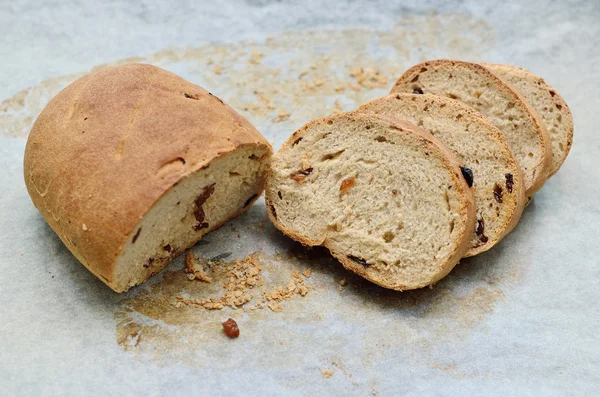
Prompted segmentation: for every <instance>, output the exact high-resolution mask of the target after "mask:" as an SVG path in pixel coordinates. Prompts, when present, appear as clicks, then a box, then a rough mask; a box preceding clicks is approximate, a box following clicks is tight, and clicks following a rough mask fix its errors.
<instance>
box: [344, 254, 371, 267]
mask: <svg viewBox="0 0 600 397" xmlns="http://www.w3.org/2000/svg"><path fill="white" fill-rule="evenodd" d="M348 259H351V260H353V261H354V262H356V263H360V264H361V265H363V266H365V267H368V266H369V264H368V263H367V261H366V260H364V259H363V258H359V257H356V256H352V255H350V256H348Z"/></svg>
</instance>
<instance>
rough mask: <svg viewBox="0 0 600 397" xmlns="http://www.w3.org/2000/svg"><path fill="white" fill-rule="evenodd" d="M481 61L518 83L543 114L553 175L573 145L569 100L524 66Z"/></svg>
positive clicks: (503, 76) (540, 113)
mask: <svg viewBox="0 0 600 397" xmlns="http://www.w3.org/2000/svg"><path fill="white" fill-rule="evenodd" d="M482 65H483V66H485V67H486V68H488V69H490V70H491V71H492V72H494V73H495V74H497V75H498V76H500V77H501V78H502V79H504V80H505V81H507V82H509V83H510V84H512V85H513V86H514V87H516V88H517V89H518V90H519V91H520V93H521V94H522V95H523V97H524V98H525V100H527V102H528V103H529V105H530V106H531V107H532V108H534V109H535V110H536V111H537V113H538V114H539V115H540V117H541V118H542V121H543V122H544V125H545V127H546V130H547V131H548V133H549V134H550V140H551V141H552V167H551V169H550V175H554V174H555V173H556V172H557V171H558V170H559V168H560V167H561V166H562V164H563V163H564V162H565V159H566V158H567V155H568V154H569V150H571V146H572V145H573V115H572V114H571V110H570V109H569V107H568V106H567V103H566V102H565V100H564V99H563V98H562V97H561V96H560V95H559V94H558V92H557V91H556V90H555V89H554V88H552V87H551V86H550V85H549V84H548V83H546V82H545V81H544V79H542V78H541V77H539V76H536V75H535V74H533V73H531V72H529V71H527V70H525V69H522V68H519V67H517V66H512V65H497V64H489V63H483V64H482Z"/></svg>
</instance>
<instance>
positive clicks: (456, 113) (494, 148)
mask: <svg viewBox="0 0 600 397" xmlns="http://www.w3.org/2000/svg"><path fill="white" fill-rule="evenodd" d="M357 111H359V112H365V113H374V114H379V115H384V116H390V117H395V118H397V119H402V120H407V121H410V122H411V123H414V124H416V125H417V126H419V127H421V128H423V129H424V130H425V131H427V132H429V133H431V134H432V135H433V136H434V137H436V138H437V139H439V140H440V141H442V143H444V144H445V145H446V146H448V148H450V149H451V150H453V151H454V152H455V153H456V155H457V156H458V158H459V159H460V160H461V161H462V162H464V164H465V166H466V167H468V168H469V169H471V170H472V172H473V192H474V194H475V203H476V204H477V227H476V228H475V230H474V231H473V237H472V238H471V247H470V249H469V250H468V251H467V253H466V254H465V256H473V255H477V254H479V253H481V252H483V251H487V250H488V249H490V248H492V247H493V246H494V245H495V244H496V243H498V242H499V241H500V240H501V239H502V238H503V237H504V236H505V235H506V234H508V232H510V231H511V230H512V229H513V228H514V227H515V226H516V224H517V222H518V221H519V218H520V217H521V213H522V212H523V208H524V206H525V184H524V180H523V174H522V172H521V168H520V167H519V164H518V162H517V161H516V159H515V157H514V155H513V154H512V152H511V150H510V148H509V146H508V143H507V142H506V139H505V138H504V136H503V135H502V133H501V132H500V131H499V130H498V129H497V128H496V127H494V126H493V125H492V124H491V123H490V122H489V121H488V120H487V119H485V118H484V117H483V116H482V115H481V114H480V113H478V112H477V111H475V110H473V109H472V108H471V107H469V106H467V105H465V104H463V103H462V102H459V101H455V100H453V99H449V98H445V97H441V96H437V95H429V94H423V95H417V94H391V95H388V96H385V97H381V98H378V99H375V100H373V101H371V102H368V103H366V104H364V105H363V106H361V107H359V108H358V109H357Z"/></svg>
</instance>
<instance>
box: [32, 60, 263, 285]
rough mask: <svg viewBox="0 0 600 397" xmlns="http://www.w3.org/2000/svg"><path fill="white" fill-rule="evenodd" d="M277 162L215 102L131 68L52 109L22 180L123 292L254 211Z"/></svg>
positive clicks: (96, 269) (89, 261)
mask: <svg viewBox="0 0 600 397" xmlns="http://www.w3.org/2000/svg"><path fill="white" fill-rule="evenodd" d="M271 154H272V148H271V146H270V145H269V143H268V142H267V141H266V140H265V139H264V138H263V137H262V135H261V134H260V133H259V132H258V131H257V130H256V129H255V128H254V127H253V126H252V125H251V124H250V123H249V122H248V121H247V120H246V119H244V118H243V117H241V116H240V115H239V114H237V113H236V112H235V111H234V110H233V109H231V108H230V107H229V106H227V105H226V104H225V103H224V102H223V101H221V100H220V99H219V98H217V97H216V96H214V95H212V94H211V93H209V92H207V91H206V90H204V89H202V88H201V87H198V86H196V85H194V84H192V83H190V82H188V81H186V80H184V79H182V78H180V77H178V76H176V75H174V74H172V73H170V72H168V71H166V70H163V69H160V68H157V67H154V66H150V65H142V64H131V65H124V66H119V67H114V68H107V69H103V70H100V71H97V72H94V73H92V74H90V75H87V76H84V77H82V78H81V79H79V80H77V81H75V82H74V83H72V84H71V85H69V86H68V87H67V88H65V89H64V90H63V91H61V92H60V93H59V94H58V95H57V96H56V97H55V98H53V99H52V100H51V101H50V103H49V104H48V105H47V106H46V108H45V109H44V110H43V111H42V113H41V114H40V116H39V117H38V119H37V120H36V122H35V124H34V126H33V129H32V131H31V134H30V135H29V138H28V142H27V146H26V149H25V158H24V173H25V183H26V185H27V189H28V191H29V194H30V196H31V198H32V200H33V203H34V204H35V206H36V207H37V208H38V209H39V211H40V212H41V214H42V216H43V217H44V218H45V219H46V221H47V222H48V224H49V225H50V226H51V227H52V229H53V230H54V231H55V232H56V233H57V234H58V236H59V237H60V238H61V240H62V241H63V242H64V244H65V245H66V246H67V248H68V249H69V250H70V251H71V252H72V253H73V254H74V255H75V257H77V259H79V261H81V263H83V264H84V265H85V266H86V267H87V268H88V269H89V270H90V271H91V272H92V273H94V274H95V275H96V276H97V277H98V278H100V279H101V280H102V281H103V282H104V283H106V284H107V285H108V286H109V287H111V288H112V289H113V290H115V291H117V292H123V291H126V290H127V289H128V288H130V287H132V286H134V285H137V284H139V283H141V282H143V281H145V280H146V279H147V278H148V277H150V276H151V275H153V274H155V273H157V272H158V271H160V270H161V269H162V268H163V267H165V266H166V265H167V263H168V262H169V261H170V260H171V259H172V258H173V257H174V256H175V255H177V254H179V253H181V252H182V251H183V250H185V249H186V248H188V247H190V246H192V245H193V244H194V243H195V242H196V241H198V240H199V239H201V238H202V236H203V235H204V234H206V233H207V232H209V231H211V230H213V229H215V228H217V227H219V226H220V225H221V224H222V223H223V222H225V221H226V220H228V219H230V218H232V217H234V216H236V215H238V214H240V213H242V212H243V211H245V210H246V209H247V208H248V207H249V206H250V205H251V204H252V202H253V201H254V200H255V199H256V198H258V196H260V194H261V193H262V191H263V188H264V173H265V171H266V168H267V166H268V162H269V160H270V156H271Z"/></svg>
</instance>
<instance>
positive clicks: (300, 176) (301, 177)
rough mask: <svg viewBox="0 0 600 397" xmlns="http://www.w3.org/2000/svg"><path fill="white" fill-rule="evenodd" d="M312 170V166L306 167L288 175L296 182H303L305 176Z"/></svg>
mask: <svg viewBox="0 0 600 397" xmlns="http://www.w3.org/2000/svg"><path fill="white" fill-rule="evenodd" d="M312 172H313V168H312V167H310V168H307V169H305V170H300V171H296V172H294V173H293V174H291V175H290V177H291V178H292V179H293V180H295V181H296V182H298V183H302V182H304V180H305V179H306V177H307V176H309V175H310V174H311V173H312Z"/></svg>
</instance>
